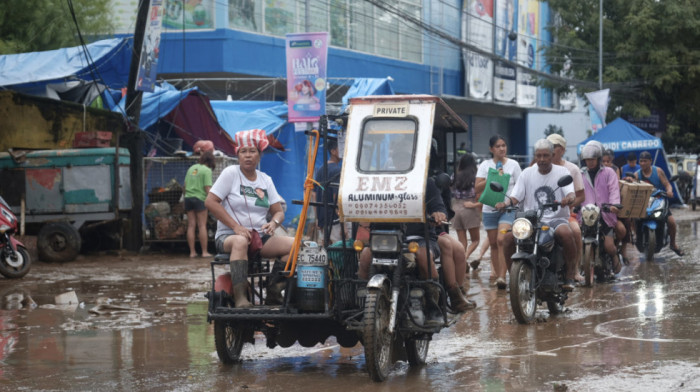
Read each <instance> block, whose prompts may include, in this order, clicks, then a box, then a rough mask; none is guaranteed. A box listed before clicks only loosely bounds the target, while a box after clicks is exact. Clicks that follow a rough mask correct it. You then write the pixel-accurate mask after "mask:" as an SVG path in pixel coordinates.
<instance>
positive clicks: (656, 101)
mask: <svg viewBox="0 0 700 392" xmlns="http://www.w3.org/2000/svg"><path fill="white" fill-rule="evenodd" d="M548 3H549V5H550V7H551V9H552V11H553V12H554V13H555V14H556V15H558V17H557V22H556V23H555V24H554V25H553V26H551V27H550V31H551V32H552V36H553V39H554V42H555V44H554V45H551V46H549V47H548V48H546V49H545V56H546V58H547V61H548V62H549V64H550V65H551V67H552V72H554V73H558V72H564V73H566V74H567V75H568V76H570V77H572V78H574V79H579V80H585V81H589V82H597V80H598V38H599V37H598V23H599V20H598V10H599V8H598V0H577V1H571V0H548ZM603 14H604V16H603V88H606V87H609V88H610V91H611V102H610V105H609V108H611V109H612V110H610V111H609V112H608V118H609V119H614V118H616V117H619V116H621V115H630V116H632V117H645V116H648V115H649V114H650V112H651V110H658V111H659V112H660V113H664V114H665V115H666V121H667V124H668V125H669V126H668V130H669V131H668V132H666V134H665V135H664V136H663V140H664V145H665V147H666V148H667V149H671V148H673V147H675V146H686V147H687V146H694V148H695V149H698V148H700V132H699V129H700V111H699V110H697V103H698V102H700V49H699V48H698V45H697V42H699V41H700V2H698V1H695V0H657V1H651V0H604V2H603ZM558 87H559V89H560V91H564V90H567V89H568V86H566V87H562V86H558ZM578 90H579V92H587V91H591V90H592V88H587V89H582V88H578ZM678 130H680V132H678ZM689 143H690V144H689Z"/></svg>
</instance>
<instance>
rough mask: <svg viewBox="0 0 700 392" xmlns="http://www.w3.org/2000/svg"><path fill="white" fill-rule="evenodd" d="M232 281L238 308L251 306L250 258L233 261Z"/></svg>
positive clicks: (234, 298)
mask: <svg viewBox="0 0 700 392" xmlns="http://www.w3.org/2000/svg"><path fill="white" fill-rule="evenodd" d="M231 282H232V283H233V300H234V302H235V306H236V307H237V308H250V307H251V306H253V304H251V303H250V302H249V301H248V260H233V261H231Z"/></svg>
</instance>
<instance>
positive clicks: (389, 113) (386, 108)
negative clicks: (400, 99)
mask: <svg viewBox="0 0 700 392" xmlns="http://www.w3.org/2000/svg"><path fill="white" fill-rule="evenodd" d="M374 115H375V116H379V117H406V116H408V102H406V103H405V104H384V105H375V106H374Z"/></svg>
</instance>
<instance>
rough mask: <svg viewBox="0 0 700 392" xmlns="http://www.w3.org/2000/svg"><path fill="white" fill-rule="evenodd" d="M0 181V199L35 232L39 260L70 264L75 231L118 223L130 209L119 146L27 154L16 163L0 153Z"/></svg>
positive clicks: (76, 246)
mask: <svg viewBox="0 0 700 392" xmlns="http://www.w3.org/2000/svg"><path fill="white" fill-rule="evenodd" d="M115 165H116V166H118V167H119V170H118V173H119V174H118V176H117V175H116V173H117V172H116V171H115V170H114V168H115ZM0 178H2V185H1V186H0V196H2V197H3V198H4V199H5V200H6V201H7V203H8V204H9V205H10V207H11V209H12V211H13V212H14V213H15V214H16V215H17V216H19V217H20V220H23V223H28V224H29V225H30V226H31V227H32V229H34V230H36V229H38V234H37V248H38V253H39V258H40V259H42V260H45V261H70V260H73V259H74V258H75V257H76V256H77V255H78V253H79V252H80V248H81V243H82V240H81V234H80V231H79V230H80V229H81V228H83V227H85V226H89V225H92V224H95V223H100V222H109V221H117V222H118V221H119V220H120V219H121V218H122V217H126V214H127V212H128V211H129V210H131V185H130V180H129V152H128V150H127V149H125V148H120V149H119V151H118V152H117V151H115V148H114V147H109V148H84V149H67V150H42V151H32V152H29V153H27V154H26V155H23V156H22V157H21V159H17V158H14V157H13V156H11V155H10V154H8V153H0ZM116 227H117V229H115V230H117V231H118V232H117V233H115V234H116V235H117V236H121V232H120V230H119V228H120V227H121V226H120V225H119V224H117V225H116ZM32 231H33V230H32ZM30 234H32V233H31V232H30Z"/></svg>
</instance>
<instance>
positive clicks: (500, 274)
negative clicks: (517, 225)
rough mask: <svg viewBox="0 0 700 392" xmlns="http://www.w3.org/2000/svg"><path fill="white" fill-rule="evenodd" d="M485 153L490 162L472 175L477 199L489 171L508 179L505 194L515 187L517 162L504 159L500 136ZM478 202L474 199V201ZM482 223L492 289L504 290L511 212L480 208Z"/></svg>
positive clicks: (506, 147)
mask: <svg viewBox="0 0 700 392" xmlns="http://www.w3.org/2000/svg"><path fill="white" fill-rule="evenodd" d="M489 151H491V155H492V159H487V160H485V161H483V162H481V164H480V165H479V169H478V170H477V172H476V182H475V186H474V187H475V188H476V193H477V195H481V193H483V192H484V190H485V189H486V187H487V186H488V184H487V183H486V179H487V177H488V174H489V169H494V170H497V171H498V175H501V176H503V175H506V174H507V175H510V179H509V181H508V187H507V193H506V194H510V191H511V190H512V189H513V187H514V186H515V182H516V181H517V180H518V176H520V172H521V169H520V165H518V162H516V161H514V160H512V159H509V158H507V157H506V155H507V153H508V146H507V144H506V140H505V139H504V138H503V136H500V135H495V136H492V137H491V139H489ZM477 200H478V199H477ZM482 212H483V222H484V229H485V230H486V236H487V237H488V240H489V244H490V245H491V268H492V269H491V277H492V278H495V279H496V285H497V286H498V288H499V289H501V290H505V288H506V272H507V270H508V268H510V266H508V265H506V261H505V257H504V255H503V246H504V244H505V241H506V235H505V233H507V232H508V231H509V230H510V229H511V226H512V225H513V220H514V219H515V212H505V211H499V210H497V209H495V208H494V207H492V206H490V205H487V204H484V206H483V209H482Z"/></svg>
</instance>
